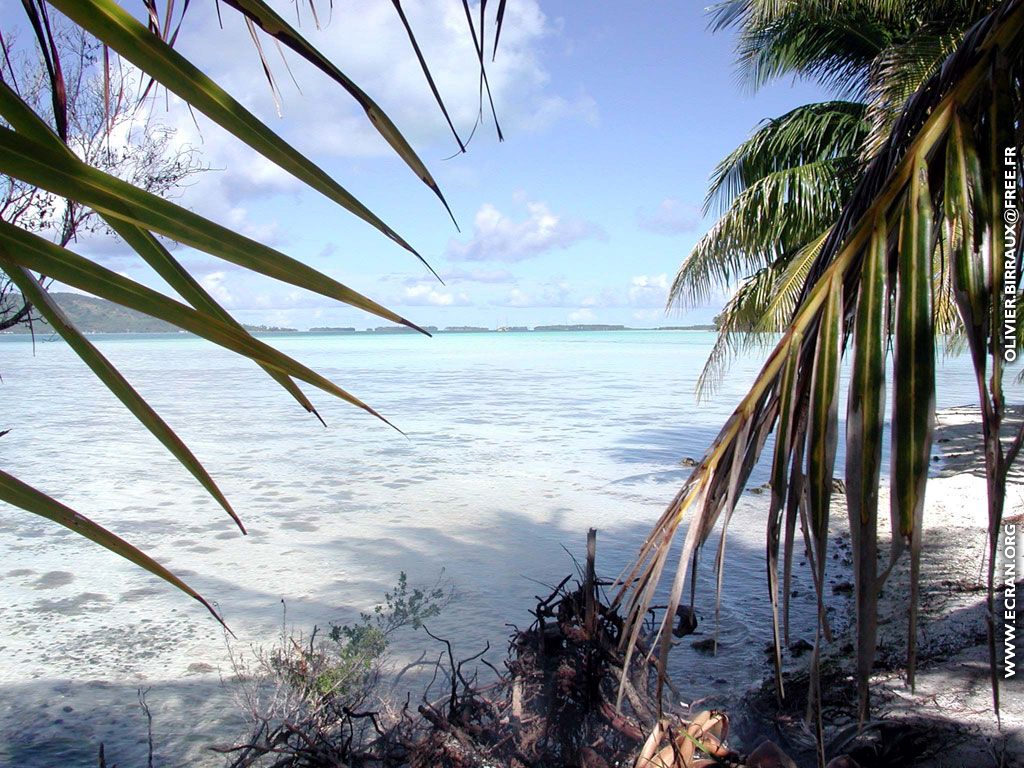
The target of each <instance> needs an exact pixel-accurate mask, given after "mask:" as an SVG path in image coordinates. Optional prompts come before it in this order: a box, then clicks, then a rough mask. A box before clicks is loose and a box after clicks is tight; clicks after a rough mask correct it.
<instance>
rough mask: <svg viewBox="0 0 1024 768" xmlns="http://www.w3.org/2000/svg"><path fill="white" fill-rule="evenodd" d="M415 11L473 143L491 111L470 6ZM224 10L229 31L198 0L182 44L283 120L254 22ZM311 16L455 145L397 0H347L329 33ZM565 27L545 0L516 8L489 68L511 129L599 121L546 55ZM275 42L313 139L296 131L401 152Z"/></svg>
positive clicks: (422, 125) (359, 70)
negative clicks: (557, 81)
mask: <svg viewBox="0 0 1024 768" xmlns="http://www.w3.org/2000/svg"><path fill="white" fill-rule="evenodd" d="M204 6H205V4H204ZM403 8H404V10H405V13H406V15H407V17H408V19H409V23H410V25H411V27H412V29H413V31H414V32H415V34H416V38H417V41H418V43H419V45H420V48H421V49H422V51H423V53H424V56H425V58H426V60H427V63H428V65H429V67H430V71H431V75H432V76H433V78H434V81H435V82H436V84H437V87H438V90H439V91H440V93H441V95H442V97H443V99H444V101H445V105H446V106H447V108H448V111H449V113H450V114H451V116H452V120H453V122H454V123H455V126H456V128H457V129H458V131H459V132H460V134H461V135H462V136H463V138H464V139H465V138H467V137H468V135H469V132H470V130H471V128H472V126H473V125H474V124H475V122H476V119H477V112H478V107H479V90H478V87H479V69H478V64H477V54H476V49H475V47H474V44H473V39H472V36H471V34H470V32H469V29H468V26H467V22H466V17H465V12H464V10H463V8H462V6H461V4H460V3H457V2H451V0H420V1H419V2H416V3H408V4H406V5H404V6H403ZM492 8H494V10H491V11H490V12H489V13H488V19H487V33H488V34H487V38H488V40H487V42H488V44H490V43H491V42H492V41H493V31H494V13H495V12H496V5H495V6H492ZM471 9H472V13H473V17H474V19H475V20H477V19H478V18H479V6H478V5H476V4H473V5H471ZM281 10H282V14H283V15H285V17H286V18H287V20H288V21H289V23H292V24H295V14H294V9H293V8H288V9H287V11H289V12H288V13H285V12H284V11H285V9H281ZM221 15H222V17H223V20H224V25H223V27H224V28H223V29H222V28H221V27H220V25H219V24H218V22H217V18H216V15H215V12H214V9H213V8H212V7H203V6H201V7H199V8H196V9H195V10H194V12H192V13H190V16H189V19H188V20H187V28H186V29H185V31H184V32H183V33H182V38H181V41H180V42H179V47H181V48H182V49H183V50H184V51H185V52H186V53H187V54H189V55H190V56H193V57H195V58H196V59H197V60H198V61H199V62H200V64H201V66H202V68H203V69H204V70H205V71H207V73H208V74H210V75H211V76H213V77H214V78H215V79H216V80H218V82H221V83H222V84H224V85H225V87H226V88H227V90H228V91H229V92H230V93H232V95H234V96H235V97H236V98H238V99H239V100H240V101H242V102H243V103H245V104H246V105H251V108H252V109H253V111H254V112H256V113H257V114H258V115H259V116H260V117H262V118H263V119H265V120H273V119H274V117H275V115H276V114H277V111H278V107H277V105H276V104H275V102H274V98H273V95H272V94H271V92H270V88H269V85H268V84H267V82H266V80H265V79H264V77H263V74H262V67H261V64H260V61H259V58H258V56H257V54H256V51H255V50H254V48H253V44H252V41H251V39H250V38H249V35H248V33H247V31H246V28H245V25H244V23H243V20H242V18H241V16H240V14H238V13H236V12H234V11H233V10H232V9H230V8H224V9H223V10H222V12H221ZM304 16H305V18H304V20H303V23H302V24H301V25H299V27H298V29H299V31H300V33H301V34H302V35H304V36H305V37H306V38H307V39H308V40H309V41H310V42H311V43H312V44H313V45H314V46H316V47H317V48H318V49H319V50H320V51H321V52H322V53H324V54H325V56H326V57H327V58H328V59H330V60H331V61H332V62H333V63H334V64H335V65H336V66H337V67H338V68H339V69H340V70H341V71H342V72H344V73H345V75H346V76H348V77H349V78H351V79H352V80H353V81H354V82H355V83H357V84H358V85H359V86H360V87H361V88H362V89H363V90H364V91H365V92H366V93H367V94H369V96H370V97H371V98H373V99H374V100H375V101H376V102H377V103H378V104H379V105H380V106H381V107H382V108H383V109H384V111H385V112H386V113H387V114H388V115H389V116H390V117H391V118H392V119H393V120H394V122H395V124H396V125H397V126H398V128H399V130H400V131H402V132H403V133H404V134H405V136H406V138H408V139H409V140H410V142H411V143H412V144H413V146H414V147H417V148H420V149H421V148H422V145H423V144H424V143H431V144H433V143H439V142H444V143H445V146H448V145H449V144H454V139H453V138H452V137H451V133H450V130H449V128H448V125H447V123H446V121H445V119H444V117H443V115H442V114H441V111H440V109H439V108H438V106H437V104H436V102H435V101H434V97H433V95H432V94H431V92H430V89H429V87H428V85H427V82H426V79H425V77H424V75H423V71H422V69H421V68H420V64H419V62H418V61H417V59H416V56H415V53H414V52H413V50H412V46H411V45H410V42H409V39H408V37H407V35H406V32H405V29H404V27H403V26H402V23H401V21H400V19H399V17H398V15H397V14H396V12H395V9H394V7H393V6H392V4H391V3H382V2H379V0H343V1H341V2H339V1H338V0H336V1H335V2H334V4H333V10H332V11H331V13H330V16H331V17H333V18H332V19H331V20H330V22H329V23H328V18H327V16H328V15H327V14H326V13H325V14H321V19H320V20H321V22H322V23H323V25H324V26H323V29H321V30H317V29H316V28H315V25H314V24H313V23H312V19H311V18H310V17H309V15H308V14H304ZM559 35H560V30H559V29H558V25H557V24H553V23H552V22H551V21H550V20H549V19H548V18H547V17H546V16H545V14H544V13H543V12H542V11H541V9H540V5H539V3H538V2H537V0H519V1H518V2H516V3H510V4H509V5H508V7H507V11H506V13H505V19H504V26H503V28H502V33H501V44H500V46H499V48H498V52H497V58H496V60H495V61H494V62H490V61H488V64H487V75H488V81H489V83H490V86H491V91H492V94H493V97H494V102H495V107H496V109H497V112H498V119H499V121H500V122H501V124H502V126H503V128H505V129H506V131H509V132H515V131H516V130H519V131H523V130H539V129H543V128H545V127H547V126H549V125H551V124H552V123H554V122H556V121H561V120H566V119H582V120H585V121H588V122H594V121H596V120H597V107H596V104H595V102H594V100H593V99H592V98H591V97H590V96H589V95H588V94H586V93H585V92H582V93H577V94H574V95H564V94H558V93H555V92H553V89H552V87H551V82H550V75H549V74H548V72H547V70H546V69H545V68H544V66H543V65H542V63H541V49H542V47H543V46H544V44H545V41H546V40H549V39H551V38H554V37H557V36H559ZM263 46H264V51H265V52H266V53H267V57H268V62H269V63H270V66H271V69H272V70H273V71H274V75H275V79H276V81H277V84H278V86H279V87H280V89H281V92H282V101H281V113H282V115H283V117H284V120H283V121H281V122H280V125H281V126H282V127H285V128H287V126H288V124H289V123H294V122H301V125H302V129H301V136H300V134H299V133H296V134H295V135H296V138H297V139H298V138H302V139H304V140H305V141H309V139H310V137H315V142H316V148H317V150H318V151H322V152H328V153H332V154H337V155H341V156H347V157H366V156H375V155H389V154H392V151H391V149H390V148H389V147H388V146H387V144H386V143H385V142H384V140H383V139H381V138H380V137H379V135H378V134H377V133H376V131H375V130H374V129H373V127H372V126H371V125H370V123H369V121H368V120H367V119H366V115H365V113H364V112H363V110H362V108H361V107H359V105H358V104H357V103H356V102H355V100H354V99H352V98H351V97H349V96H348V94H347V93H345V91H344V90H343V89H342V87H341V86H339V85H338V84H337V83H336V82H334V81H333V80H331V79H330V78H329V77H327V76H325V75H324V74H323V73H321V72H320V71H319V70H316V69H315V68H313V67H312V66H311V65H309V64H308V63H306V62H305V61H303V60H302V59H300V58H299V57H297V56H296V55H294V54H293V53H291V52H290V51H288V52H286V54H285V55H286V57H287V60H288V63H289V68H290V72H289V69H286V68H285V66H284V65H283V64H282V62H281V60H280V57H279V56H277V55H276V54H275V53H274V48H275V46H274V45H273V43H272V42H269V41H268V40H267V39H266V38H263ZM488 59H490V56H488ZM291 75H294V78H295V81H296V82H297V84H298V86H299V90H298V91H297V90H296V88H295V87H294V86H293V84H292V77H291ZM485 100H486V97H485ZM485 114H487V112H486V110H485ZM275 127H276V126H275ZM492 135H493V130H492Z"/></svg>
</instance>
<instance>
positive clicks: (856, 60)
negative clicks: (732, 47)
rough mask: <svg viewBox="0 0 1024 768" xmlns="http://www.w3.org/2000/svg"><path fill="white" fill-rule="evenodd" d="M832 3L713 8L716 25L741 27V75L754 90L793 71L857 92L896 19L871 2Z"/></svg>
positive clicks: (744, 2) (744, 1)
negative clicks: (826, 4) (878, 10)
mask: <svg viewBox="0 0 1024 768" xmlns="http://www.w3.org/2000/svg"><path fill="white" fill-rule="evenodd" d="M829 5H830V6H832V7H829V8H825V7H819V6H818V5H817V4H813V3H812V4H807V5H805V4H798V3H789V2H785V3H780V2H761V1H759V0H730V1H729V2H724V3H720V4H719V5H717V6H714V7H713V8H712V9H711V27H712V29H713V30H715V31H718V30H723V29H735V28H739V30H740V32H739V39H738V41H737V45H736V50H737V63H738V68H739V75H740V79H741V81H742V82H744V83H745V84H746V85H747V86H748V87H749V88H750V89H752V90H757V89H759V88H761V87H762V86H764V85H765V84H767V83H768V82H770V81H772V80H775V79H777V78H779V77H782V76H786V75H793V76H799V77H805V78H808V79H811V80H815V81H817V82H819V83H821V84H822V85H824V86H825V87H826V88H828V89H829V90H831V91H832V92H834V93H838V94H841V95H845V96H854V95H856V94H858V93H861V92H862V91H863V89H864V88H865V87H866V85H867V73H868V67H869V66H870V64H871V62H872V61H873V60H874V58H875V56H877V55H878V53H879V52H880V51H882V50H883V49H885V48H886V47H887V46H888V45H889V44H890V43H891V41H892V35H893V24H892V18H891V15H889V14H881V15H880V14H878V13H877V12H876V11H875V9H872V8H870V7H868V5H867V4H862V3H843V4H829Z"/></svg>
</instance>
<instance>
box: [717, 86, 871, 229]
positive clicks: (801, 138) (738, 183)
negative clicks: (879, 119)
mask: <svg viewBox="0 0 1024 768" xmlns="http://www.w3.org/2000/svg"><path fill="white" fill-rule="evenodd" d="M864 116H865V107H864V105H863V104H860V103H857V102H853V101H825V102H818V103H813V104H804V105H802V106H799V107H797V108H796V109H793V110H790V111H789V112H787V113H785V114H784V115H781V116H779V117H776V118H772V119H770V120H765V121H764V122H762V123H761V125H759V126H758V127H757V129H756V130H755V131H754V133H753V135H752V136H751V137H750V138H749V139H747V140H746V141H744V142H743V143H742V144H740V145H739V146H738V147H737V148H736V149H734V150H733V151H732V152H730V153H729V155H727V156H726V157H725V158H724V159H723V160H722V161H721V162H720V163H719V164H718V165H717V166H716V167H715V170H714V171H713V173H712V175H711V184H710V187H709V189H708V193H707V197H705V199H704V212H705V213H707V212H709V211H710V210H711V209H712V208H715V209H717V210H718V211H719V212H722V211H724V210H725V209H726V208H727V207H728V206H729V205H730V204H731V203H732V201H733V200H734V199H735V198H736V197H737V196H738V195H740V194H741V193H742V192H743V191H744V190H745V189H747V188H748V187H749V186H750V185H751V184H753V183H754V182H756V181H758V180H760V179H762V178H764V177H765V176H768V175H769V174H772V173H777V172H779V171H783V170H788V169H792V168H795V167H797V166H800V165H804V164H807V163H814V162H819V161H822V160H829V159H833V158H846V157H856V156H857V155H858V154H859V153H860V148H861V145H862V143H863V141H864V136H865V134H866V131H867V124H866V123H865V120H864Z"/></svg>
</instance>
